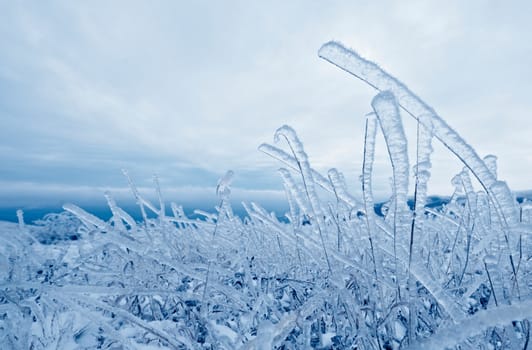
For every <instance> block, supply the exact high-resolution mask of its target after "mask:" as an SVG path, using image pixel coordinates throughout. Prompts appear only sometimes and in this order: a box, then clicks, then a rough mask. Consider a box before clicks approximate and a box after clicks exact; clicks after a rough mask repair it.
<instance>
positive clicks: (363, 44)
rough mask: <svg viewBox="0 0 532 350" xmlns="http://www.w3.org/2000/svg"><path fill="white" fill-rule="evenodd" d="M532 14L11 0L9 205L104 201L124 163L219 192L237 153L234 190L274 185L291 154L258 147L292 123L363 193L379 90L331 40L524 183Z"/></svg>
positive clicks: (167, 186) (440, 168) (473, 4)
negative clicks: (339, 64)
mask: <svg viewBox="0 0 532 350" xmlns="http://www.w3.org/2000/svg"><path fill="white" fill-rule="evenodd" d="M530 18H532V7H531V5H529V2H526V1H513V2H501V1H467V2H466V1H445V2H442V1H434V2H430V1H371V2H362V1H345V2H342V1H336V2H311V1H262V2H259V1H223V2H222V1H193V2H185V1H143V2H141V1H138V2H135V1H112V2H109V1H90V2H73V1H62V2H53V1H52V2H40V1H34V2H15V1H12V2H8V1H3V2H1V3H0V162H1V164H2V165H1V167H0V206H4V207H6V206H26V207H28V206H31V205H35V206H37V205H47V204H54V205H55V204H57V203H62V202H67V201H73V202H76V201H78V202H79V201H83V200H92V199H94V198H99V199H98V200H102V201H103V196H102V192H103V191H104V190H105V189H111V190H112V191H113V192H115V193H123V192H124V193H125V190H124V188H125V187H126V186H127V182H126V180H125V179H124V177H123V175H122V173H121V171H120V169H122V168H126V169H128V170H129V172H130V174H131V176H132V178H133V179H134V180H135V181H136V182H137V184H138V185H139V186H140V187H143V188H144V187H149V186H150V185H151V183H152V180H151V179H152V174H154V173H157V174H159V176H160V179H161V184H162V187H163V193H165V197H166V198H167V199H168V200H173V201H176V202H201V201H203V200H204V199H207V198H213V196H214V186H215V185H216V182H217V180H218V178H219V177H221V176H222V175H223V174H224V173H225V171H226V170H228V169H232V170H234V171H235V174H236V176H235V180H234V187H235V191H234V192H235V194H236V195H237V197H238V199H250V200H259V201H260V200H265V201H275V200H278V199H279V198H280V193H279V190H280V189H281V188H282V187H281V183H280V180H279V177H278V175H277V173H276V169H277V168H278V167H279V166H280V164H278V163H277V162H276V161H274V160H272V159H270V158H269V157H268V156H266V155H264V154H262V153H260V152H259V151H257V146H258V145H259V144H261V143H262V142H273V140H272V138H273V133H274V131H275V130H276V128H278V127H280V126H281V125H283V124H288V125H291V126H292V127H294V128H295V129H296V130H297V132H298V134H299V136H300V137H301V139H302V140H303V142H304V144H305V148H306V150H307V153H308V154H309V156H310V160H311V162H312V164H313V166H314V167H315V168H316V169H318V170H320V171H326V170H327V169H329V168H331V167H337V168H338V169H340V170H341V171H343V172H344V173H345V176H346V178H347V180H348V182H349V186H350V188H351V189H352V191H353V192H355V193H357V192H359V187H360V186H359V182H358V176H359V174H360V168H361V163H362V146H363V129H364V115H365V114H366V113H367V112H370V111H371V106H370V102H371V98H372V97H373V96H374V95H375V91H372V90H371V88H369V87H368V86H366V85H364V84H363V83H362V82H360V81H358V80H356V79H355V78H353V77H351V76H348V75H347V74H346V73H344V72H342V71H340V70H339V69H337V68H335V67H333V66H332V65H330V64H328V63H327V62H325V61H323V60H321V59H319V58H318V56H317V50H318V49H319V47H320V46H321V45H322V44H323V43H325V42H327V41H329V40H332V39H334V40H339V41H341V42H343V43H344V44H346V45H347V46H350V47H352V48H354V49H356V50H357V51H358V52H360V53H361V54H362V55H363V56H365V57H366V58H369V59H371V60H374V61H376V62H378V63H379V64H380V65H381V66H383V67H384V68H385V69H386V70H388V71H389V72H391V73H392V74H394V75H395V76H396V77H398V78H399V79H401V80H402V81H403V82H405V83H406V84H407V85H408V86H409V87H410V88H411V89H412V90H413V91H414V92H416V93H417V94H418V95H419V96H420V97H421V98H422V99H424V100H425V101H426V102H427V103H429V104H430V105H432V106H433V107H434V108H435V109H436V111H438V112H439V114H440V115H441V116H442V117H443V118H444V119H445V120H446V121H447V122H448V124H450V125H451V126H452V127H453V128H454V129H455V130H457V131H458V132H459V134H461V135H462V136H463V137H464V138H465V139H466V140H467V141H468V142H469V143H470V144H471V145H473V146H474V147H475V149H476V150H477V151H478V153H479V154H480V155H481V156H484V155H487V154H495V155H497V156H498V157H499V176H500V178H501V179H504V180H506V181H507V182H508V183H509V185H510V187H511V188H512V189H514V190H524V189H530V188H531V187H532V184H531V183H530V174H531V171H532V119H531V113H532V98H530V93H531V92H532V64H531V62H532V40H530V37H531V35H532V21H530ZM405 118H408V116H405ZM405 128H406V129H407V133H408V134H410V135H413V133H412V131H414V130H415V125H414V124H413V123H412V121H411V120H410V119H406V120H405ZM378 143H379V144H378V146H377V147H378V158H377V166H376V170H375V171H376V173H375V176H374V178H375V187H376V191H377V194H378V195H379V196H385V194H386V193H387V192H389V180H388V179H389V177H390V175H391V172H390V167H389V165H388V160H387V154H386V149H385V146H384V143H383V139H382V137H381V136H380V138H379V139H378ZM410 152H411V154H414V153H413V152H415V149H414V148H413V146H411V147H410ZM433 164H434V166H433V169H432V173H433V178H432V180H431V183H430V187H429V191H430V192H431V193H434V194H449V193H450V191H451V190H452V188H451V185H450V184H449V180H450V177H451V176H452V175H454V174H455V173H457V172H458V171H460V169H461V165H460V163H459V162H458V161H457V160H456V159H454V158H453V157H452V156H451V155H450V154H449V152H448V151H446V150H445V149H444V148H443V147H441V146H440V145H436V147H435V153H434V156H433Z"/></svg>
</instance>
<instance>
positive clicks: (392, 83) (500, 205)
mask: <svg viewBox="0 0 532 350" xmlns="http://www.w3.org/2000/svg"><path fill="white" fill-rule="evenodd" d="M318 55H319V56H320V57H321V58H323V59H325V60H327V61H329V62H330V63H332V64H334V65H335V66H337V67H339V68H341V69H343V70H344V71H346V72H348V73H350V74H352V75H354V76H355V77H357V78H359V79H361V80H362V81H364V82H366V83H367V84H369V85H370V86H372V87H373V88H375V89H377V90H379V91H385V90H390V91H391V92H392V93H393V94H394V95H395V97H396V98H397V101H398V103H399V106H400V107H401V108H403V109H404V110H405V111H406V112H407V113H408V114H410V115H411V116H412V117H414V118H416V119H417V120H418V121H419V122H421V123H423V120H420V119H419V116H420V115H423V114H425V115H427V116H430V121H431V122H432V130H433V133H434V136H435V137H436V138H437V139H438V140H440V141H441V142H442V143H443V144H444V145H445V147H447V148H448V149H449V150H450V151H451V152H452V153H454V154H455V155H456V156H457V157H458V158H459V159H460V160H461V161H462V162H463V163H464V165H465V166H467V167H468V168H469V169H470V170H471V172H472V173H473V175H474V176H475V177H476V178H477V179H478V181H479V182H480V184H481V185H482V187H484V189H485V190H486V192H488V194H489V195H490V197H491V199H492V200H493V202H494V203H495V205H496V207H497V211H498V212H499V215H501V217H502V220H503V222H506V224H508V225H512V224H514V223H517V220H518V212H517V208H516V207H515V206H514V205H512V203H514V202H515V201H514V200H513V196H512V194H511V192H510V190H509V188H508V186H503V185H502V184H501V183H499V182H498V181H497V179H496V178H495V176H493V174H492V172H491V171H490V169H489V168H488V167H487V166H486V164H485V163H484V162H483V161H482V159H480V157H479V156H478V154H477V153H476V152H475V150H474V149H473V148H472V147H471V146H470V145H468V144H467V143H466V142H465V141H464V140H463V139H462V138H461V137H460V135H458V133H457V132H456V131H454V130H453V129H452V128H451V127H450V126H449V125H447V123H446V122H445V121H444V120H443V119H442V118H441V117H440V116H439V115H438V114H437V113H436V112H435V111H434V110H433V109H432V108H431V107H429V106H428V105H427V104H426V103H425V102H423V101H422V100H421V99H420V98H419V97H418V96H416V95H415V94H414V93H412V92H411V91H410V90H409V89H408V88H407V87H406V86H405V85H404V84H403V83H402V82H400V81H399V80H397V79H396V78H394V77H393V76H391V75H390V74H388V73H387V72H385V71H384V70H383V69H382V68H380V67H379V66H378V65H377V64H375V63H373V62H371V61H368V60H366V59H364V58H362V57H361V56H360V55H359V54H357V53H356V52H355V51H353V50H350V49H348V48H346V47H344V46H343V45H342V44H340V43H338V42H334V41H330V42H328V43H326V44H324V45H323V46H322V47H321V48H320V50H319V52H318ZM425 126H427V125H425ZM427 127H428V126H427Z"/></svg>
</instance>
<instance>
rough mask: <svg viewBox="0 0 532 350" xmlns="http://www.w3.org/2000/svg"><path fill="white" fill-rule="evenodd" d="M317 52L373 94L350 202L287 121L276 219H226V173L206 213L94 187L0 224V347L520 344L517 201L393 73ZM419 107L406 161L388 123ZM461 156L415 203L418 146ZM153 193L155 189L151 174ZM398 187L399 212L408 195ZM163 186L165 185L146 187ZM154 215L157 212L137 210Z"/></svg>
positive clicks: (523, 330)
mask: <svg viewBox="0 0 532 350" xmlns="http://www.w3.org/2000/svg"><path fill="white" fill-rule="evenodd" d="M319 54H320V56H321V57H322V58H323V59H325V60H327V61H329V62H331V63H333V64H335V65H337V66H338V67H340V68H341V69H343V70H345V71H347V72H348V73H350V74H352V75H354V76H356V77H358V78H360V79H361V80H363V81H365V82H366V83H368V84H370V85H371V86H373V87H374V88H375V89H376V90H378V94H377V95H376V96H375V98H374V99H373V101H372V103H371V106H372V108H373V113H372V114H370V115H368V116H367V119H366V133H365V144H364V145H363V146H364V155H363V156H364V162H363V168H362V169H361V174H362V176H361V184H362V193H363V195H362V197H361V198H355V197H354V196H352V195H351V194H350V193H348V191H347V189H346V184H345V181H344V179H343V176H342V174H341V173H339V172H338V171H337V170H335V169H331V170H330V171H329V172H328V173H327V174H319V173H317V172H316V171H315V170H313V169H312V168H311V165H310V164H309V162H308V159H307V155H306V153H305V151H304V149H303V145H302V143H301V141H300V140H299V138H298V136H297V134H296V133H295V131H294V130H293V129H292V128H290V127H288V126H282V127H281V128H279V129H278V130H277V131H276V133H275V142H276V144H275V145H271V144H263V145H261V146H260V147H259V149H260V150H261V151H262V152H264V153H266V154H269V155H271V156H272V157H274V158H276V159H278V160H279V162H280V164H281V166H282V167H283V168H281V169H280V170H279V174H280V176H281V179H282V181H283V184H284V186H285V190H286V196H287V201H288V203H289V205H290V212H289V213H287V219H288V222H283V221H279V220H278V218H277V217H276V216H275V215H273V214H272V213H269V212H267V211H266V210H264V209H263V208H262V207H261V206H260V205H259V204H255V203H248V204H245V207H246V211H247V216H246V217H245V218H244V219H241V218H240V217H238V216H236V215H234V214H233V211H232V208H231V191H230V183H231V177H232V173H231V172H228V173H227V175H226V176H225V177H224V178H222V179H221V180H220V182H219V184H218V188H217V195H218V196H219V199H220V204H219V206H218V207H217V210H216V212H214V213H204V212H199V214H201V215H202V216H203V217H204V218H203V220H197V219H196V220H193V219H189V218H187V216H186V215H185V214H184V212H183V210H182V208H181V207H179V206H178V205H176V204H174V203H171V209H172V213H173V215H172V216H168V215H166V214H165V213H166V208H165V207H166V204H165V203H164V202H163V200H162V199H161V200H160V201H159V203H156V204H153V203H151V202H150V201H148V200H147V199H145V198H144V197H142V195H141V194H140V193H139V192H138V191H137V189H136V187H135V185H134V182H133V181H130V186H131V190H132V193H133V195H134V196H135V198H136V200H137V202H138V204H139V206H140V208H141V212H142V216H143V217H144V220H142V221H140V222H136V221H135V220H133V219H132V218H131V216H130V215H129V214H128V213H127V212H125V211H124V210H122V209H121V208H120V207H119V206H118V205H117V203H116V202H115V201H114V200H113V198H112V196H111V194H106V197H107V201H108V203H109V209H110V211H111V212H112V214H113V216H112V218H111V219H110V220H109V221H107V222H105V221H102V220H101V219H99V218H97V217H96V216H93V215H91V214H90V213H87V212H85V211H84V210H82V209H81V208H79V207H77V206H76V205H74V204H66V205H65V206H64V209H65V212H63V213H61V214H54V215H50V216H48V217H47V218H46V219H45V220H43V221H41V222H40V223H39V224H38V225H26V224H24V221H23V217H22V213H20V215H19V219H20V220H19V224H18V225H17V224H12V223H4V222H2V223H0V240H1V245H0V281H1V282H0V283H1V288H0V290H1V292H0V347H1V348H2V349H56V348H58V349H74V348H82V349H120V348H127V349H129V348H131V349H136V348H138V349H158V348H171V349H196V348H198V349H274V348H277V349H307V348H319V349H354V348H357V349H381V348H384V349H399V348H405V349H407V348H412V349H415V348H419V349H427V348H444V347H449V348H482V349H502V348H512V349H523V348H526V347H527V346H528V343H529V338H530V322H529V319H530V318H532V298H531V296H532V295H531V292H532V290H531V287H532V279H531V277H532V274H531V273H530V268H531V266H530V256H531V254H532V249H531V248H532V245H531V242H530V233H531V232H532V205H531V204H530V203H529V202H527V201H526V200H525V201H523V202H522V203H518V202H517V201H516V200H515V198H514V195H513V194H512V192H511V191H510V189H509V188H508V186H507V185H506V183H504V182H502V181H500V180H498V179H497V166H496V157H494V156H486V157H484V158H480V157H479V156H478V155H477V153H476V152H475V151H474V149H473V148H472V147H471V146H469V145H468V144H466V143H465V142H464V141H463V140H462V139H461V138H460V136H459V135H458V134H457V133H456V132H455V131H454V130H453V129H451V128H450V127H449V126H448V125H447V124H446V123H445V121H443V120H442V119H441V118H440V117H439V116H438V115H437V114H436V113H435V112H434V110H433V109H432V108H431V107H429V106H428V105H426V104H425V103H424V102H423V101H421V100H420V99H419V98H418V97H417V96H416V95H414V94H413V93H412V92H411V91H409V90H408V88H406V86H405V85H403V84H402V83H401V82H399V81H398V80H396V79H395V78H393V77H391V76H390V75H389V74H388V73H386V72H384V71H383V70H381V69H380V68H379V67H378V66H377V65H375V64H374V63H372V62H369V61H366V60H364V59H363V58H361V57H360V56H358V55H357V54H356V53H355V52H353V51H351V50H349V49H346V48H345V47H344V46H342V45H341V44H338V43H335V42H331V43H327V44H325V45H324V46H323V47H322V48H321V50H320V52H319ZM402 116H404V117H406V118H409V117H413V118H415V119H417V127H418V130H417V139H416V140H415V143H414V144H415V145H416V149H417V152H416V155H417V156H416V159H408V153H407V150H406V148H407V144H408V142H407V140H406V137H405V133H404V130H403V124H402V119H401V117H402ZM377 132H382V133H383V135H384V139H385V140H386V145H384V146H382V147H386V148H387V150H388V153H389V156H390V161H391V164H392V167H393V179H392V180H393V181H392V187H393V195H392V197H391V198H390V200H389V201H388V202H387V203H386V205H385V206H384V210H383V212H384V216H379V215H377V214H376V213H375V211H374V209H373V208H374V199H373V195H372V180H371V179H372V166H373V160H374V151H375V147H376V145H375V137H376V133H377ZM435 142H442V143H443V144H444V145H445V146H446V147H447V149H448V150H449V152H452V153H453V154H454V155H456V157H457V159H458V161H461V162H462V163H463V165H464V169H463V171H462V172H460V173H459V174H457V175H456V176H455V177H454V178H452V179H450V181H451V182H452V184H453V186H454V189H455V190H454V192H453V193H451V194H449V196H450V200H449V202H448V203H447V204H446V205H444V206H442V207H440V208H433V209H431V208H428V207H425V204H426V200H427V183H428V182H429V181H430V169H431V163H430V157H431V153H432V143H435ZM156 190H157V192H158V193H160V192H161V191H164V188H163V189H159V187H158V185H156ZM412 194H413V198H414V204H413V207H412V208H411V207H410V206H408V205H407V200H408V199H409V197H410V196H411V195H412ZM160 198H162V196H160ZM149 212H153V213H154V214H155V215H156V216H157V217H156V218H148V217H153V215H150V216H149V215H148V213H149Z"/></svg>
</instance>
